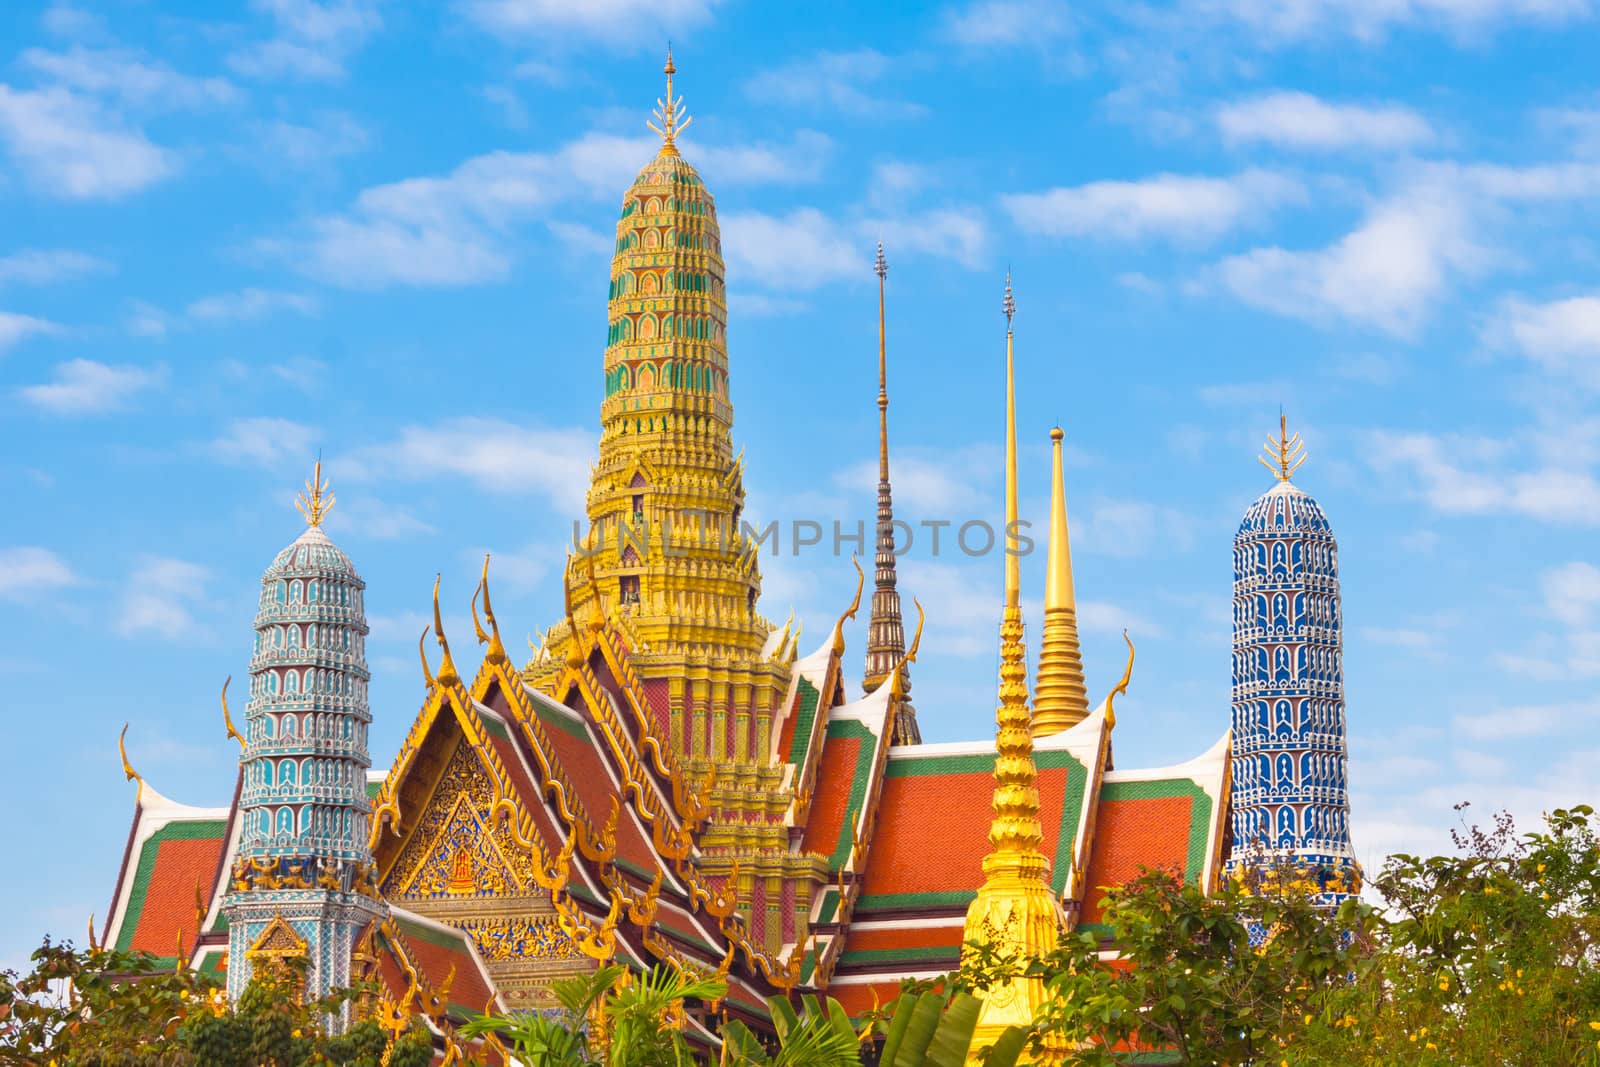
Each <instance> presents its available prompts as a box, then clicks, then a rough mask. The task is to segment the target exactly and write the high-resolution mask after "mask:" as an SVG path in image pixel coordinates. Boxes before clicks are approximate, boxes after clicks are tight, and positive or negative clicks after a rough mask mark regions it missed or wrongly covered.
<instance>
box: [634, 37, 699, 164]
mask: <svg viewBox="0 0 1600 1067" xmlns="http://www.w3.org/2000/svg"><path fill="white" fill-rule="evenodd" d="M661 73H663V74H665V75H666V76H667V95H666V99H659V98H658V99H657V100H656V110H655V112H654V114H655V117H656V121H657V122H659V123H661V125H659V126H657V125H656V124H655V122H650V121H649V120H646V121H645V125H646V126H649V127H650V128H651V129H652V130H654V131H656V132H657V133H659V134H660V135H661V154H662V155H672V156H675V155H677V154H678V144H677V141H678V134H680V133H682V132H683V131H684V130H687V129H688V128H689V123H691V122H693V121H694V118H693V116H691V115H689V114H688V113H687V112H684V111H683V97H681V96H679V97H674V96H673V95H672V76H673V75H674V74H676V73H678V68H677V67H675V66H673V65H672V46H671V45H668V46H667V65H666V66H664V67H662V68H661Z"/></svg>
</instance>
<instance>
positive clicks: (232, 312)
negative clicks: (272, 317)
mask: <svg viewBox="0 0 1600 1067" xmlns="http://www.w3.org/2000/svg"><path fill="white" fill-rule="evenodd" d="M280 310H281V311H293V312H296V313H298V314H301V315H311V314H314V313H315V312H316V310H317V302H316V300H314V299H313V298H311V297H309V296H306V295H304V294H302V293H286V292H280V291H277V290H272V289H255V288H249V289H241V290H239V291H238V292H236V293H217V294H216V295H214V296H208V297H202V298H201V299H199V300H196V301H194V302H193V303H191V304H190V305H189V307H188V315H189V317H190V318H191V319H198V320H201V321H203V322H252V321H254V320H256V319H259V318H261V317H263V316H265V315H268V314H270V313H272V312H274V311H280Z"/></svg>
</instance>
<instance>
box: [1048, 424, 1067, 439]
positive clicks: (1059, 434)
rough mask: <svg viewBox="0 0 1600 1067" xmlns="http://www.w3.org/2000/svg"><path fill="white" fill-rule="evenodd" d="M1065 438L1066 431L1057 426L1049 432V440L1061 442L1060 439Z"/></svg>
mask: <svg viewBox="0 0 1600 1067" xmlns="http://www.w3.org/2000/svg"><path fill="white" fill-rule="evenodd" d="M1066 436H1067V431H1065V430H1063V429H1062V428H1061V427H1059V426H1057V427H1055V428H1054V429H1053V430H1051V431H1050V440H1052V441H1059V440H1061V439H1062V438H1064V437H1066Z"/></svg>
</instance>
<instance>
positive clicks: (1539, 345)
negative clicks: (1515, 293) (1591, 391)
mask: <svg viewBox="0 0 1600 1067" xmlns="http://www.w3.org/2000/svg"><path fill="white" fill-rule="evenodd" d="M1487 334H1488V337H1489V338H1490V340H1492V341H1493V340H1500V341H1503V342H1505V343H1509V344H1510V345H1512V346H1514V347H1515V348H1516V349H1517V350H1519V351H1520V352H1521V353H1522V354H1523V355H1525V356H1527V357H1528V358H1529V359H1531V360H1533V361H1534V362H1535V363H1537V364H1539V365H1540V366H1541V367H1544V368H1545V369H1546V370H1549V371H1554V372H1556V373H1558V374H1562V375H1567V376H1570V377H1572V378H1574V379H1576V380H1578V381H1579V382H1582V383H1583V384H1585V385H1588V386H1590V387H1600V296H1575V297H1569V298H1567V299H1565V300H1552V301H1550V302H1549V303H1545V304H1535V303H1529V302H1528V301H1525V300H1522V299H1519V298H1517V297H1512V298H1509V299H1507V300H1506V302H1505V304H1504V306H1503V307H1502V308H1501V310H1500V314H1499V316H1498V318H1497V319H1496V320H1495V321H1494V322H1493V323H1492V324H1491V325H1490V327H1489V329H1488V331H1487Z"/></svg>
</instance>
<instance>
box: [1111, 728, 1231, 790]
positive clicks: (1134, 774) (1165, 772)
mask: <svg viewBox="0 0 1600 1067" xmlns="http://www.w3.org/2000/svg"><path fill="white" fill-rule="evenodd" d="M1232 737H1233V731H1232V730H1228V731H1224V733H1223V735H1222V736H1221V737H1220V738H1218V739H1217V742H1216V744H1214V745H1212V746H1211V747H1210V748H1208V749H1206V750H1205V752H1203V753H1201V754H1200V755H1198V756H1196V757H1195V758H1194V759H1192V760H1189V761H1188V762H1187V763H1178V764H1174V765H1172V766H1170V767H1147V768H1146V767H1141V768H1134V769H1131V770H1114V771H1107V772H1106V777H1105V780H1106V781H1107V782H1150V781H1156V780H1158V779H1161V778H1192V779H1194V780H1195V781H1196V782H1200V781H1202V780H1210V779H1211V778H1214V777H1216V775H1217V774H1218V773H1219V772H1221V771H1224V770H1225V769H1226V767H1227V756H1228V746H1229V744H1230V742H1231V741H1232Z"/></svg>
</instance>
